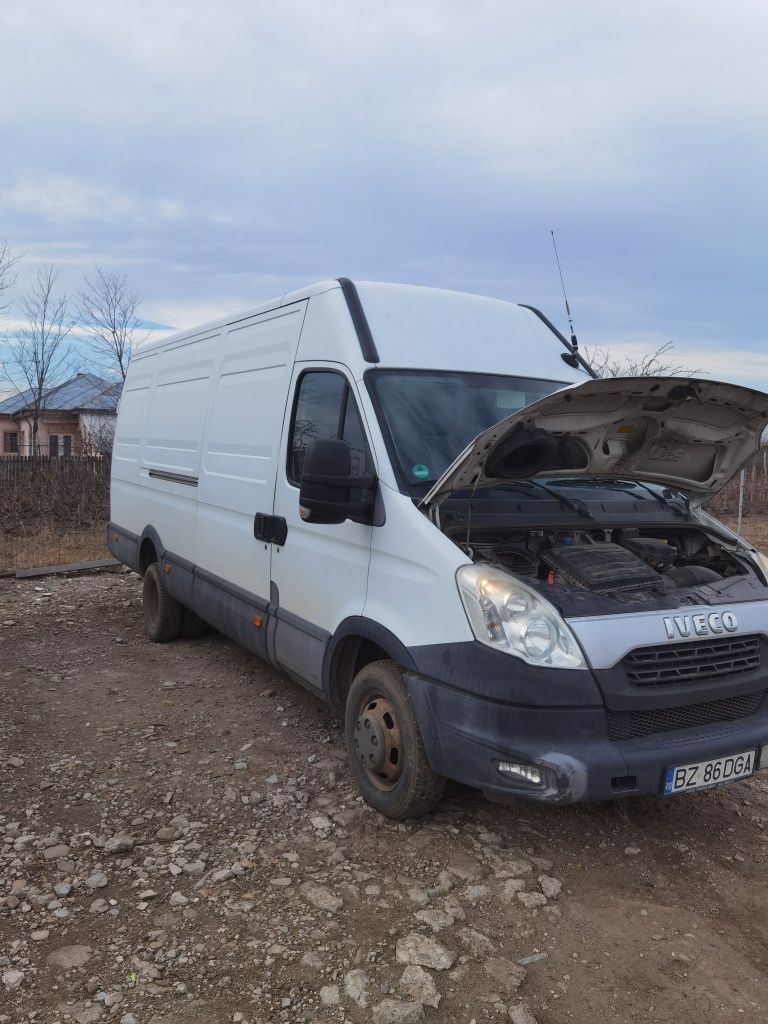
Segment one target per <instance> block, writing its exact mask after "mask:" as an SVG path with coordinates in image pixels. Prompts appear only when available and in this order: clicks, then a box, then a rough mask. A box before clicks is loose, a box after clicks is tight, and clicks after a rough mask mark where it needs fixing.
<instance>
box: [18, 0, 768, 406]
mask: <svg viewBox="0 0 768 1024" xmlns="http://www.w3.org/2000/svg"><path fill="white" fill-rule="evenodd" d="M0 37H2V38H3V41H4V52H3V57H4V59H3V62H2V64H0V95H2V96H3V98H4V102H3V104H2V105H0V130H2V132H3V137H4V139H6V140H8V144H7V146H6V148H5V150H4V152H5V155H6V159H5V160H4V161H3V162H2V165H1V166H0V224H1V225H2V228H0V234H1V235H3V236H5V235H6V234H7V236H8V237H9V239H10V240H11V241H12V243H13V244H14V246H15V247H16V248H17V249H18V250H22V251H24V252H26V253H27V259H26V260H25V264H24V266H23V267H22V268H21V280H20V287H23V286H24V283H25V281H27V280H28V279H29V277H30V274H31V273H32V272H33V270H34V267H35V265H36V263H38V262H40V261H47V262H56V263H57V264H60V265H62V266H63V267H64V268H65V273H64V275H63V278H62V284H63V286H65V287H66V288H67V289H68V290H70V291H71V290H75V289H76V288H77V287H78V286H79V284H80V282H81V279H82V273H83V271H84V270H87V269H88V268H90V267H91V266H93V265H94V264H99V265H102V266H105V267H107V268H112V269H117V270H119V271H121V272H125V273H127V274H128V275H129V278H130V281H131V284H132V286H133V287H134V288H135V290H136V291H137V292H138V293H139V294H141V295H143V296H144V299H145V303H144V313H145V315H146V316H148V317H149V318H150V319H152V320H155V321H158V322H163V323H172V324H174V325H176V326H189V325H190V324H191V323H194V322H197V321H199V320H202V319H206V318H208V317H210V316H212V315H219V313H222V312H225V311H226V310H228V309H233V308H243V307H248V306H252V305H255V304H256V303H258V302H260V301H261V300H263V299H267V298H270V297H273V296H275V295H279V294H281V293H282V292H284V291H286V290H288V289H290V288H293V287H297V286H299V285H301V284H303V283H308V282H310V281H312V280H317V279H320V278H325V277H329V276H330V277H332V276H337V275H341V274H344V275H347V276H351V277H360V278H367V279H374V280H376V279H384V280H405V281H410V282H413V283H424V284H431V285H438V286H443V287H452V288H460V289H465V290H471V291H478V292H482V293H486V294H492V295H497V296H499V297H502V298H511V299H515V300H518V301H526V302H531V303H532V304H534V305H537V306H539V307H541V308H542V309H544V310H545V311H546V312H547V313H548V314H549V315H550V316H552V317H553V318H555V319H558V320H561V319H562V317H561V312H560V311H561V310H562V297H561V295H560V293H559V281H558V278H557V275H556V269H555V267H554V261H553V257H552V250H551V242H550V238H549V229H550V228H551V227H554V228H556V229H557V233H558V242H559V245H560V249H561V255H562V256H563V260H564V270H565V274H566V282H567V284H568V290H569V297H570V299H571V305H572V308H573V310H574V314H575V317H576V322H577V327H578V329H579V332H580V335H581V336H583V338H584V339H589V340H590V341H593V340H595V339H597V340H598V343H607V342H611V343H613V340H614V339H617V338H618V339H624V341H626V339H633V338H634V339H635V342H636V343H638V344H643V343H645V341H646V340H647V341H648V343H651V339H653V338H655V337H659V338H662V339H663V340H664V341H666V340H669V339H673V340H674V341H675V343H676V350H675V351H676V352H679V351H680V352H681V351H684V350H685V351H688V350H692V351H694V352H697V351H698V349H699V348H700V347H701V346H704V347H707V351H708V352H711V353H713V354H712V355H711V359H712V360H714V363H713V364H712V365H715V363H717V360H718V359H719V358H720V357H719V356H718V355H717V353H718V351H722V352H731V353H732V352H734V351H735V352H738V353H739V359H742V358H743V359H744V360H745V361H744V364H743V365H744V367H745V368H748V369H745V370H744V372H745V373H746V374H747V375H749V374H752V373H754V374H755V380H756V381H757V380H759V381H762V383H763V385H764V386H766V387H768V372H766V370H765V366H764V362H763V361H761V359H760V358H759V355H758V356H755V357H754V359H752V357H750V356H748V355H747V353H750V352H753V353H758V354H759V353H760V352H761V351H762V350H764V349H765V339H764V333H763V326H762V325H763V321H764V319H765V317H764V312H763V303H764V298H763V296H764V291H765V289H764V280H763V276H764V267H765V255H766V254H765V245H764V242H763V239H764V238H765V237H768V234H767V232H768V207H767V206H766V205H765V204H764V203H763V202H761V201H760V197H761V196H762V194H763V191H764V181H765V177H766V172H767V171H768V133H766V132H765V131H764V125H765V123H766V115H768V76H766V75H765V71H764V66H765V61H764V52H765V47H766V43H767V42H768V9H766V7H765V5H764V4H763V3H761V2H757V0H740V3H739V4H738V5H737V8H735V9H734V12H731V13H730V14H729V16H727V17H726V16H725V15H724V13H723V8H722V5H721V4H720V3H716V2H714V0H679V2H676V3H674V4H669V3H668V2H665V0H648V2H647V3H644V4H642V5H634V6H631V5H617V4H611V3H608V2H607V0H582V2H580V3H579V4H569V3H564V2H559V0H544V2H541V0H536V2H534V0H518V2H516V3H515V4H506V3H503V2H502V0H476V2H475V3H473V4H472V5H471V6H470V5H467V4H465V3H461V2H460V0H423V2H422V3H419V4H412V3H407V2H405V0H393V2H392V3H389V4H386V5H378V6H371V5H360V4H356V3H353V2H352V0H327V2H326V3H324V4H322V5H312V4H307V3H306V2H304V0H285V2H283V3H280V4H274V3H267V2H266V0H228V2H227V4H226V5H225V6H224V8H223V9H221V8H214V7H212V6H211V5H210V4H209V3H205V2H203V0H184V2H181V0H167V2H166V3H163V4H157V3H156V2H154V0H134V2H133V3H132V4H130V5H123V6H122V7H116V6H115V5H112V4H104V3H103V2H97V0H80V2H78V3H77V4H75V5H72V4H70V5H62V4H61V3H60V2H58V0H37V2H36V3H35V4H6V5H3V6H2V7H0ZM33 57H34V60H33ZM32 63H34V67H35V68H36V69H37V70H36V72H35V73H30V67H31V65H32ZM734 339H735V348H733V345H734ZM635 342H633V343H635ZM622 343H623V342H616V344H622ZM742 353H744V355H743V356H742ZM750 360H751V361H750ZM698 362H699V361H698V360H697V361H694V364H695V365H698ZM726 362H727V361H726ZM717 365H719V366H722V368H723V369H727V366H726V365H725V364H723V363H722V360H721V362H720V363H717ZM713 372H714V371H713ZM736 372H739V371H738V369H737V368H736V367H734V369H733V373H736Z"/></svg>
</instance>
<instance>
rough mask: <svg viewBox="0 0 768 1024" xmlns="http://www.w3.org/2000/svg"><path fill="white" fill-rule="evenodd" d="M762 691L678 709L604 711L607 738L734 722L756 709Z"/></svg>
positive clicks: (763, 696) (761, 697) (624, 737)
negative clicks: (606, 720) (606, 722)
mask: <svg viewBox="0 0 768 1024" xmlns="http://www.w3.org/2000/svg"><path fill="white" fill-rule="evenodd" d="M765 694H766V691H765V690H759V691H758V692H757V693H747V694H744V695H743V696H741V697H726V698H725V699H724V700H709V701H706V703H704V704H684V705H683V706H682V707H679V708H652V709H650V710H647V711H607V712H606V716H607V719H608V738H609V739H611V740H633V739H638V738H639V737H640V736H652V735H653V734H654V733H658V732H673V731H674V730H675V729H694V728H696V726H700V725H710V724H712V723H713V722H734V721H736V720H737V719H739V718H748V717H749V716H750V715H754V714H755V713H756V712H757V711H759V710H760V705H761V704H762V703H763V699H764V698H765Z"/></svg>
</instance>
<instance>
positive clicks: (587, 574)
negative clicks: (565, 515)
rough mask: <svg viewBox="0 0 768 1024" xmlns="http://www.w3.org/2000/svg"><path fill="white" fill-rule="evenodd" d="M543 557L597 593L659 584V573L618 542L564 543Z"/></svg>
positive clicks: (552, 565)
mask: <svg viewBox="0 0 768 1024" xmlns="http://www.w3.org/2000/svg"><path fill="white" fill-rule="evenodd" d="M540 558H541V560H542V562H544V564H545V565H548V566H549V568H550V569H554V570H555V572H556V573H558V574H559V575H560V576H561V577H562V578H563V579H564V580H567V581H568V582H569V583H574V584H576V586H578V587H582V588H583V589H584V590H591V591H593V592H594V593H597V594H610V593H611V592H615V591H625V590H643V589H645V588H646V587H657V586H658V585H659V574H658V573H657V572H656V571H655V570H654V569H652V568H651V567H650V565H647V564H646V563H645V562H644V561H643V560H642V559H641V558H638V557H637V555H633V554H632V552H631V551H627V549H626V548H623V547H621V546H620V545H619V544H610V543H601V544H563V545H561V546H559V547H556V548H549V549H548V550H545V551H541V552H540Z"/></svg>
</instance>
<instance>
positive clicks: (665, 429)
mask: <svg viewBox="0 0 768 1024" xmlns="http://www.w3.org/2000/svg"><path fill="white" fill-rule="evenodd" d="M767 421H768V395H766V394H763V392H761V391H753V390H751V388H743V387H739V386H737V385H736V384H722V383H719V382H717V381H709V380H692V379H687V378H685V377H615V378H603V379H600V380H590V381H587V382H586V383H584V384H577V385H574V386H573V387H569V388H564V389H563V390H562V391H556V392H555V393H554V394H552V395H549V396H548V397H547V398H543V399H542V400H541V401H539V402H535V403H534V404H533V405H529V406H526V407H525V408H524V409H520V410H519V411H518V412H516V413H514V414H513V415H511V416H508V417H507V418H506V419H504V420H501V421H500V422H499V423H497V424H495V426H492V427H489V428H488V429H487V430H484V431H483V433H482V434H479V435H478V436H477V437H476V438H475V440H474V441H473V442H472V443H471V444H470V445H468V447H467V448H466V449H465V450H464V451H463V452H462V453H461V455H459V457H458V458H457V459H456V460H455V461H454V462H453V463H452V465H450V466H449V467H448V469H447V470H446V471H445V473H443V475H442V476H441V477H440V479H439V480H438V481H437V482H436V483H435V485H434V486H433V487H432V489H431V490H430V491H429V493H428V494H427V495H426V497H425V498H424V499H423V501H422V502H421V504H422V505H423V506H430V505H434V504H435V503H437V504H439V503H440V502H441V501H443V500H444V499H445V498H446V497H448V495H449V494H453V493H455V492H456V491H464V490H468V489H471V488H482V487H494V486H499V485H501V484H504V483H506V482H508V481H510V480H525V479H530V478H532V477H535V476H547V477H604V478H605V479H607V480H611V479H628V480H643V481H647V482H651V483H657V484H663V485H665V486H667V487H673V488H675V489H677V490H679V491H682V492H683V493H685V494H686V495H687V496H688V498H689V499H691V500H692V501H693V502H695V503H697V504H700V503H701V502H703V501H704V500H705V499H707V498H709V497H711V496H712V495H713V494H715V493H716V492H717V491H719V490H720V489H721V488H722V487H724V486H725V485H726V483H727V482H728V480H729V479H730V478H731V477H732V476H733V474H734V473H736V472H737V471H738V470H739V469H740V468H741V466H742V465H743V464H744V463H745V462H746V461H747V460H748V459H749V457H750V456H751V455H753V454H754V453H755V452H756V451H757V449H758V448H759V446H760V438H761V436H762V433H763V429H764V428H765V425H766V422H767Z"/></svg>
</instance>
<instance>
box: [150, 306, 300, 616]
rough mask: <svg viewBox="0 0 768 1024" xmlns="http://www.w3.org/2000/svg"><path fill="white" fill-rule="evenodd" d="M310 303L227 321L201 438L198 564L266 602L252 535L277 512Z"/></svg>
mask: <svg viewBox="0 0 768 1024" xmlns="http://www.w3.org/2000/svg"><path fill="white" fill-rule="evenodd" d="M306 306H307V303H306V302H300V303H296V304H294V305H293V306H291V307H282V308H279V309H275V310H272V311H270V312H269V313H264V314H262V315H261V316H259V317H254V318H250V319H248V320H245V321H242V322H240V323H236V324H231V325H230V326H229V329H228V331H227V333H226V336H225V337H224V338H223V339H222V342H221V345H220V355H219V364H218V372H217V377H216V382H215V386H214V388H213V391H212V394H211V399H210V407H209V410H208V417H207V424H206V428H205V437H204V441H203V457H202V460H201V464H200V473H199V482H198V487H197V499H198V506H197V538H196V552H195V556H194V557H195V563H196V565H197V566H198V567H200V568H201V569H205V570H207V571H209V572H211V573H215V575H216V576H217V577H219V578H221V579H223V580H226V581H228V583H230V584H232V585H233V586H235V587H238V588H240V589H241V590H242V591H245V592H247V593H249V594H252V595H255V596H256V597H259V598H261V599H262V600H265V601H268V599H269V594H270V586H269V583H270V555H271V552H270V546H269V545H268V544H265V543H264V541H259V540H256V539H255V537H254V517H255V516H256V514H257V513H263V514H264V515H268V516H271V515H272V507H273V503H274V489H275V464H276V459H277V453H278V449H279V445H280V436H281V429H282V423H283V416H284V412H285V404H286V397H287V393H288V384H289V381H290V378H291V372H292V370H293V360H294V356H295V353H296V346H297V345H298V341H299V335H300V333H301V327H302V323H303V320H304V314H305V311H306ZM198 415H199V413H198ZM201 421H202V418H201ZM168 543H169V544H170V542H168ZM201 593H202V591H201ZM201 613H202V614H203V615H205V607H204V606H203V605H201Z"/></svg>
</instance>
